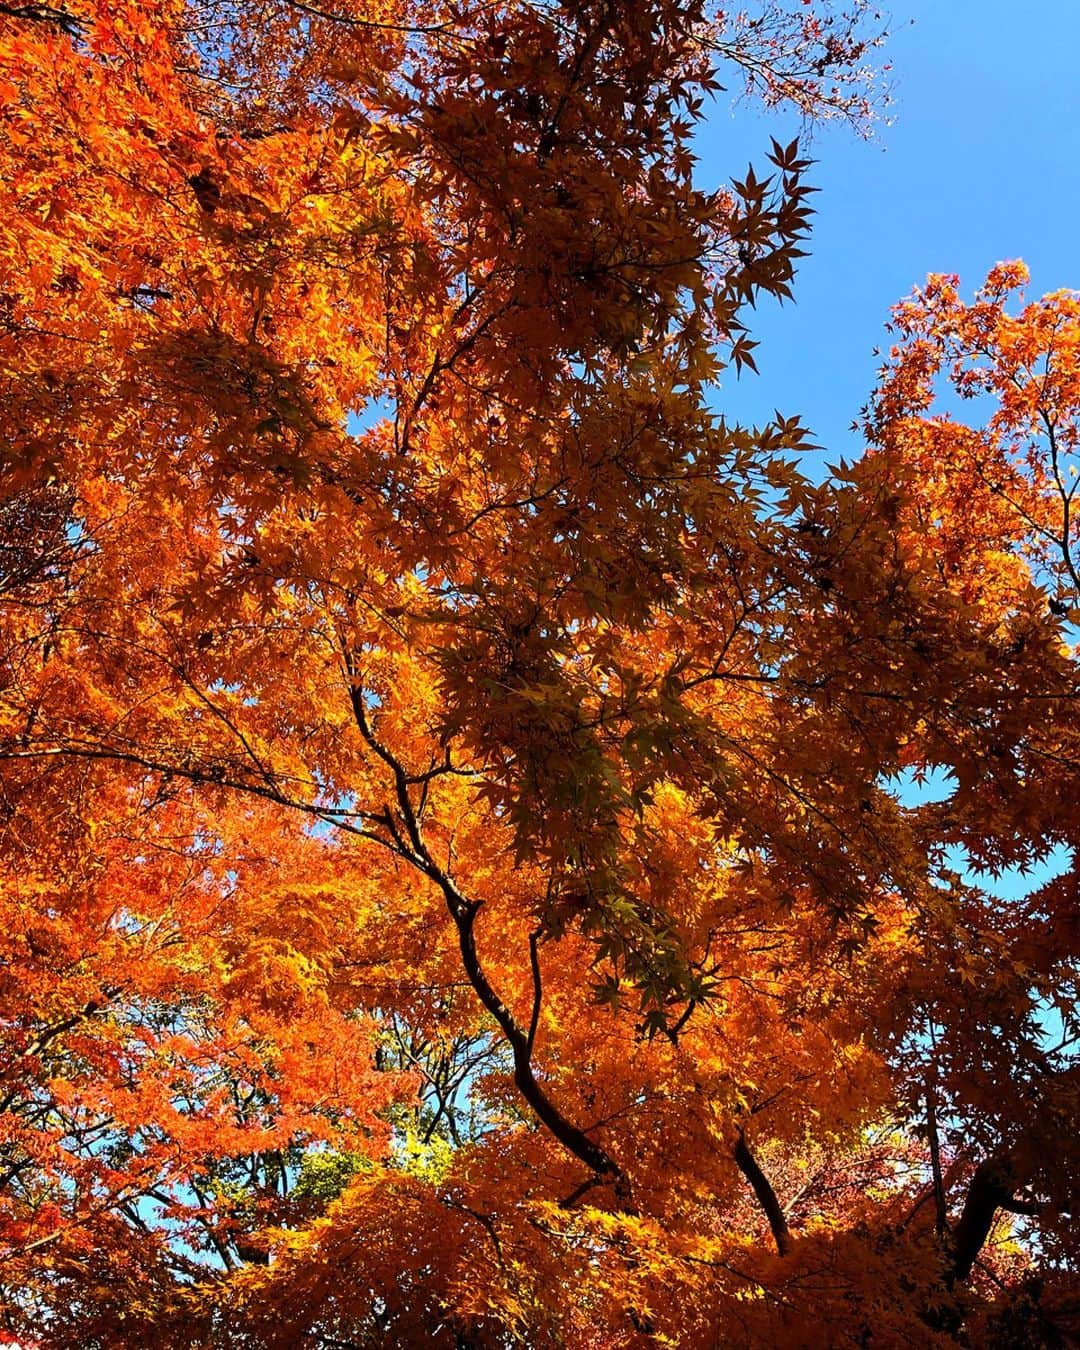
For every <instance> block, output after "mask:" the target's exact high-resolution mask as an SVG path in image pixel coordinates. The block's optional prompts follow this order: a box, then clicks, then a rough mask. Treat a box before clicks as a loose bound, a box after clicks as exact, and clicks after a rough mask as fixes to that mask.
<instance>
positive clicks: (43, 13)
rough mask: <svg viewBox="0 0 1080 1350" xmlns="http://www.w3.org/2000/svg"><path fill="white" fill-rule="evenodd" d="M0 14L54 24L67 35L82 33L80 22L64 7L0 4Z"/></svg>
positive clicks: (75, 36) (78, 35) (75, 35)
mask: <svg viewBox="0 0 1080 1350" xmlns="http://www.w3.org/2000/svg"><path fill="white" fill-rule="evenodd" d="M0 14H6V15H7V16H8V17H9V18H12V19H25V20H27V21H28V22H29V23H51V24H55V25H56V27H57V28H59V29H60V31H61V32H63V33H66V34H67V35H68V37H73V38H77V37H80V36H81V35H82V24H81V23H80V21H79V20H78V19H77V18H75V16H74V14H69V13H68V12H67V10H65V9H57V8H56V7H55V6H54V5H34V4H30V5H5V4H0Z"/></svg>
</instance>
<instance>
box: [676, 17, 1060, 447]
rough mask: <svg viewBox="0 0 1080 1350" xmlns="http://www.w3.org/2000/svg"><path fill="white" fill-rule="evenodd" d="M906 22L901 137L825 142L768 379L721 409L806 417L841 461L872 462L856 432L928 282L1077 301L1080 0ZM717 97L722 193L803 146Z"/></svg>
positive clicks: (767, 339) (898, 100)
mask: <svg viewBox="0 0 1080 1350" xmlns="http://www.w3.org/2000/svg"><path fill="white" fill-rule="evenodd" d="M892 14H893V21H892V25H891V28H892V36H891V38H890V41H889V43H888V46H887V48H886V50H885V53H884V57H883V59H885V60H888V61H890V62H891V63H892V67H893V70H892V75H891V80H892V85H893V98H894V102H893V105H892V107H891V108H890V109H889V112H888V115H889V116H890V117H891V118H892V119H893V120H892V124H891V125H879V126H878V128H877V133H876V140H875V141H872V142H870V143H867V142H864V141H860V140H859V139H858V138H857V137H856V136H855V135H854V133H853V132H852V131H851V130H850V128H847V127H843V126H839V125H838V126H834V127H829V128H826V129H825V130H822V131H818V132H817V133H816V134H815V136H814V139H813V142H812V144H811V147H810V149H811V153H812V154H813V156H814V158H815V159H817V160H818V161H819V162H818V163H817V164H816V165H815V166H814V169H813V171H812V175H811V177H810V181H811V182H812V183H813V184H814V186H816V187H819V188H820V189H821V191H820V192H819V193H818V194H817V197H816V199H815V205H816V207H817V210H818V215H817V217H816V221H815V230H814V234H813V236H812V239H811V242H810V245H809V248H810V252H811V256H810V257H809V258H806V259H804V260H803V265H802V267H801V269H800V272H799V276H798V278H797V282H796V287H795V304H794V305H788V306H785V307H783V308H778V307H777V306H776V305H775V304H773V303H772V302H771V301H770V302H764V303H763V306H762V309H761V310H760V311H759V313H760V318H759V320H758V323H757V325H756V332H755V333H754V336H755V337H758V338H759V339H760V340H761V346H760V347H759V349H758V351H757V352H756V353H755V358H756V359H757V362H758V366H759V369H760V371H761V376H760V378H757V379H755V377H754V376H753V375H751V374H748V373H744V374H743V376H742V378H741V379H740V380H739V382H738V384H737V385H736V383H735V380H734V375H733V374H732V375H731V378H730V380H729V381H728V383H727V386H726V388H725V389H724V391H723V392H722V393H721V394H720V395H718V397H717V400H716V401H717V406H718V407H719V408H722V409H723V410H725V411H727V412H729V413H732V414H738V415H740V416H742V417H744V418H746V419H750V420H753V419H755V418H764V417H767V416H769V414H770V413H771V411H772V409H773V408H775V407H779V408H780V409H781V410H782V411H784V412H785V413H787V414H790V413H793V412H798V413H800V414H801V415H802V417H803V419H804V421H806V422H807V424H808V425H809V426H810V428H811V429H812V430H813V431H814V432H815V433H816V437H817V440H818V443H819V444H821V445H823V446H824V447H826V451H827V453H826V456H825V458H826V459H827V460H828V462H835V460H836V459H837V458H838V457H839V456H840V455H841V454H844V455H846V456H847V457H849V458H850V457H852V456H853V455H854V454H856V453H858V451H859V448H860V444H859V442H858V440H857V439H854V438H853V436H852V434H851V432H850V431H849V430H848V428H849V426H850V423H851V422H852V420H853V419H854V418H855V417H856V416H857V415H858V412H859V409H860V408H861V407H862V405H863V403H864V402H865V401H866V398H867V395H868V394H869V392H870V390H871V388H872V387H873V384H874V372H875V369H876V367H877V364H878V361H877V359H876V358H875V357H874V356H873V348H874V346H875V345H884V344H885V343H886V337H885V334H884V332H883V325H884V323H885V322H886V320H887V317H888V310H889V307H890V305H892V304H893V303H895V301H897V300H899V299H901V298H902V297H903V296H904V295H906V294H907V293H908V292H910V290H911V289H912V287H913V286H914V285H916V284H917V283H918V282H920V281H921V280H922V279H923V278H924V277H925V275H926V274H927V273H928V272H957V273H959V274H960V277H961V283H962V285H963V287H964V289H965V292H969V291H970V290H973V289H974V288H975V286H977V284H978V283H979V282H980V281H981V280H982V278H983V277H984V276H985V273H986V271H987V269H988V268H989V267H990V266H991V264H993V263H994V262H996V261H998V260H1000V259H1003V258H1016V257H1020V258H1023V259H1024V260H1025V262H1027V264H1028V266H1029V267H1030V268H1031V272H1032V280H1031V287H1030V292H1031V293H1032V294H1041V293H1042V292H1044V291H1048V290H1058V289H1060V288H1062V287H1075V288H1080V0H1042V3H1038V4H1031V5H1026V4H1023V3H1018V0H895V4H894V7H893V9H892ZM911 20H914V22H911ZM720 97H721V101H720V102H718V103H717V105H716V107H715V109H714V111H713V114H712V116H711V118H710V120H709V124H708V127H707V128H706V129H705V130H704V131H703V132H702V135H701V137H700V141H699V147H698V152H699V154H700V157H701V166H700V167H701V179H702V181H703V182H704V183H705V184H707V185H708V186H713V185H715V183H716V182H718V181H719V180H720V179H722V178H730V177H731V176H732V174H735V175H737V176H738V175H741V172H742V170H743V169H744V168H745V166H746V162H747V160H748V158H753V159H754V161H755V167H757V166H759V165H760V166H761V168H762V169H764V168H765V167H766V166H765V163H764V155H765V152H766V151H767V149H768V140H769V136H770V135H775V136H776V137H777V139H779V140H788V139H790V138H791V136H792V135H794V134H795V132H796V131H797V130H798V123H797V121H796V120H793V119H791V118H784V117H782V116H779V115H778V114H776V113H762V112H759V111H757V110H755V109H754V108H752V107H749V106H746V105H743V106H740V107H737V108H736V109H735V110H734V112H733V111H732V109H731V105H730V103H729V102H726V101H723V100H724V96H720Z"/></svg>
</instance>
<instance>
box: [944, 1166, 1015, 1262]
mask: <svg viewBox="0 0 1080 1350" xmlns="http://www.w3.org/2000/svg"><path fill="white" fill-rule="evenodd" d="M1021 1182H1022V1178H1021V1177H1020V1176H1018V1174H1017V1169H1016V1165H1015V1163H1014V1162H1013V1160H1012V1159H1011V1158H1010V1157H1008V1156H1007V1155H1004V1156H1003V1155H1000V1154H999V1155H998V1156H996V1157H993V1158H987V1159H986V1160H985V1161H984V1162H981V1163H980V1164H979V1165H978V1167H976V1169H975V1173H974V1175H973V1176H972V1178H971V1185H970V1186H969V1187H968V1193H967V1198H966V1199H965V1201H964V1208H963V1211H962V1213H961V1215H960V1219H959V1222H958V1223H957V1225H956V1227H955V1228H954V1229H953V1234H952V1241H951V1243H950V1248H951V1257H950V1261H949V1268H948V1271H947V1275H946V1279H947V1282H948V1285H949V1287H950V1288H952V1286H953V1285H954V1284H957V1283H959V1282H960V1281H961V1280H966V1279H967V1277H968V1276H969V1275H970V1274H971V1268H972V1266H973V1265H974V1264H975V1259H976V1257H977V1256H978V1255H979V1253H980V1252H981V1251H982V1249H983V1246H984V1244H985V1242H986V1239H987V1238H988V1237H989V1236H990V1230H991V1228H992V1227H993V1225H994V1216H995V1214H996V1213H997V1211H998V1210H999V1209H1000V1208H1001V1207H1002V1206H1004V1205H1006V1204H1007V1203H1009V1202H1010V1201H1011V1200H1012V1196H1013V1191H1015V1190H1016V1188H1017V1186H1018V1185H1020V1184H1021Z"/></svg>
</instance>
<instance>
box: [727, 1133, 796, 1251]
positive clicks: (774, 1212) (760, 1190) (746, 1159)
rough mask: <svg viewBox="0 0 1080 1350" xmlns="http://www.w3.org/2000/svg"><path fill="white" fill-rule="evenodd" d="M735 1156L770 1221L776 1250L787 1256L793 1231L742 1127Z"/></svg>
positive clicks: (736, 1144) (736, 1142)
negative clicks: (751, 1150) (751, 1149)
mask: <svg viewBox="0 0 1080 1350" xmlns="http://www.w3.org/2000/svg"><path fill="white" fill-rule="evenodd" d="M734 1155H735V1162H736V1164H737V1166H738V1168H739V1171H740V1172H741V1173H742V1174H743V1176H744V1177H745V1178H746V1180H747V1181H748V1182H749V1183H750V1188H751V1189H752V1190H753V1192H754V1195H755V1196H756V1197H757V1202H758V1204H759V1205H760V1206H761V1208H762V1210H763V1211H764V1213H765V1217H766V1218H767V1219H768V1221H769V1227H770V1229H771V1230H772V1235H773V1240H774V1241H775V1242H776V1250H777V1251H778V1252H779V1253H780V1255H781V1256H787V1254H788V1252H790V1251H791V1245H792V1241H791V1230H790V1229H789V1228H788V1224H787V1219H786V1218H785V1217H784V1211H783V1209H782V1208H781V1206H780V1201H779V1200H778V1199H777V1195H776V1192H775V1191H774V1190H773V1188H772V1183H771V1182H770V1181H769V1178H768V1177H767V1176H766V1175H765V1173H764V1172H763V1171H762V1170H761V1167H760V1165H759V1163H758V1161H757V1159H756V1158H755V1157H754V1155H753V1154H752V1153H751V1152H750V1146H749V1144H747V1142H746V1135H745V1134H744V1133H743V1129H742V1126H741V1125H740V1126H739V1132H738V1136H737V1138H736V1140H735V1149H734Z"/></svg>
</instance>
